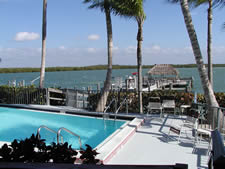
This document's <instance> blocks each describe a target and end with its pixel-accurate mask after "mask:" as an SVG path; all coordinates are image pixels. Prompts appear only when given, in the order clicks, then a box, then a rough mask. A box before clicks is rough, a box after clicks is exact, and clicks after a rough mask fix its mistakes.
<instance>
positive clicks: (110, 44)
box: [96, 9, 113, 112]
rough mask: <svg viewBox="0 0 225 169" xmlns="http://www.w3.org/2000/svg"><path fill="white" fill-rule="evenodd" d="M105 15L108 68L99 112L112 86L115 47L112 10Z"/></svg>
mask: <svg viewBox="0 0 225 169" xmlns="http://www.w3.org/2000/svg"><path fill="white" fill-rule="evenodd" d="M105 16H106V27H107V40H108V46H107V47H108V70H107V75H106V80H105V83H104V87H103V91H102V94H101V97H100V99H99V101H98V104H97V108H96V111H97V112H103V111H104V108H105V105H106V102H107V97H108V95H109V90H110V86H111V79H112V48H113V40H112V21H111V15H110V10H109V9H105Z"/></svg>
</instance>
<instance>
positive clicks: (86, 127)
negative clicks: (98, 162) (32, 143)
mask: <svg viewBox="0 0 225 169" xmlns="http://www.w3.org/2000/svg"><path fill="white" fill-rule="evenodd" d="M0 115H1V123H0V141H8V142H12V141H13V140H14V139H19V140H20V139H25V138H27V137H30V136H31V135H32V133H34V134H36V133H37V129H38V128H39V127H40V126H41V125H45V126H48V127H49V128H51V129H53V130H55V131H57V130H58V129H59V128H60V127H65V128H67V129H69V130H71V131H73V132H74V133H76V134H78V135H79V136H80V138H81V142H82V145H83V148H85V146H84V145H85V144H89V145H90V146H92V147H93V148H94V147H96V146H97V145H98V144H100V143H101V142H102V141H103V140H105V139H106V138H107V137H108V136H110V135H111V134H112V133H113V132H114V131H116V130H117V129H118V128H120V127H121V126H122V125H123V124H125V121H118V120H117V121H114V120H103V119H97V118H91V117H81V116H71V115H61V114H53V113H43V112H38V111H29V110H22V109H13V108H3V107H1V108H0ZM40 134H41V138H43V139H46V142H47V143H49V144H50V143H51V142H56V134H54V133H49V132H48V131H47V130H45V129H41V131H40ZM61 134H62V136H63V140H64V142H68V143H69V144H72V147H73V148H79V142H78V140H77V138H76V137H74V136H72V135H71V134H68V133H67V132H65V131H62V132H61Z"/></svg>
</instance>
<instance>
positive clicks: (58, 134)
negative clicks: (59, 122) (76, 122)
mask: <svg viewBox="0 0 225 169" xmlns="http://www.w3.org/2000/svg"><path fill="white" fill-rule="evenodd" d="M62 130H64V131H66V132H68V133H70V134H72V135H73V136H76V137H78V140H79V144H80V149H81V148H82V144H81V139H80V136H79V135H77V134H75V133H74V132H72V131H70V130H68V129H66V128H64V127H61V128H60V129H59V130H58V132H57V143H59V136H61V135H60V132H61V131H62ZM61 143H63V139H62V138H61Z"/></svg>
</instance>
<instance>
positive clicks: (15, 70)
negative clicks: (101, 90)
mask: <svg viewBox="0 0 225 169" xmlns="http://www.w3.org/2000/svg"><path fill="white" fill-rule="evenodd" d="M153 66H154V65H143V69H149V68H152V67H153ZM172 66H174V67H175V68H193V67H197V66H196V64H185V65H172ZM206 66H207V65H206ZM213 66H214V67H225V64H215V65H213ZM136 68H137V66H136V65H113V69H136ZM104 69H107V65H94V66H84V67H47V68H46V69H45V71H46V72H57V71H81V70H104ZM23 72H40V68H0V73H23Z"/></svg>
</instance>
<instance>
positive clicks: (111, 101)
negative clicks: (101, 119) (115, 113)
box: [103, 99, 116, 113]
mask: <svg viewBox="0 0 225 169" xmlns="http://www.w3.org/2000/svg"><path fill="white" fill-rule="evenodd" d="M114 101H116V99H113V100H112V101H111V102H110V103H109V105H108V106H107V107H106V108H105V110H104V112H103V113H106V111H107V110H108V109H109V108H110V106H111V104H112V103H113V102H114Z"/></svg>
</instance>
